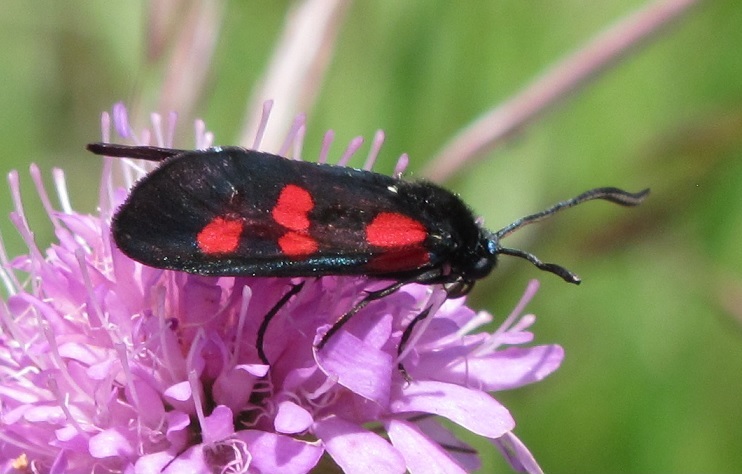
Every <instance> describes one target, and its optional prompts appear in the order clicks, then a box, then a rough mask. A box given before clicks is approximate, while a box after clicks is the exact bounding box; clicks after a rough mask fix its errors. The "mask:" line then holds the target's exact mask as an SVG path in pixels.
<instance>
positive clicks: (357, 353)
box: [315, 331, 396, 406]
mask: <svg viewBox="0 0 742 474" xmlns="http://www.w3.org/2000/svg"><path fill="white" fill-rule="evenodd" d="M315 352H316V355H315V357H316V358H317V362H318V363H319V365H320V367H321V368H322V370H323V371H324V372H325V373H326V374H327V375H328V376H329V377H336V378H337V381H338V383H339V384H340V385H342V386H344V387H347V388H348V389H350V390H351V391H353V392H355V393H357V394H358V395H360V396H362V397H364V398H367V399H369V400H371V401H374V402H376V403H378V404H379V405H381V406H386V405H387V404H388V403H389V392H390V387H391V380H392V371H393V370H396V368H395V367H394V364H393V362H394V360H393V358H392V356H391V355H390V354H388V353H387V352H384V351H382V350H380V349H377V348H376V347H373V346H371V345H369V344H366V343H365V342H364V341H362V340H361V339H358V338H357V337H355V336H354V335H353V334H351V333H349V332H347V331H338V332H337V333H336V334H334V335H333V336H332V337H331V338H330V339H329V341H328V343H327V345H326V346H325V347H323V348H322V349H321V350H319V351H315Z"/></svg>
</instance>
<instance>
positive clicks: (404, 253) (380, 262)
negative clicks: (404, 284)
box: [366, 247, 430, 273]
mask: <svg viewBox="0 0 742 474" xmlns="http://www.w3.org/2000/svg"><path fill="white" fill-rule="evenodd" d="M429 261H430V254H429V253H428V251H427V250H425V248H423V247H410V248H407V249H404V250H400V251H388V252H384V253H382V254H381V255H377V256H376V257H374V258H372V259H371V261H369V262H368V263H367V264H366V268H367V269H368V271H370V272H374V273H385V272H403V271H407V270H416V269H418V268H420V267H422V266H423V265H425V264H426V263H428V262H429Z"/></svg>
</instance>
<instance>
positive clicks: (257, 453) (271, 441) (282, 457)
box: [235, 430, 324, 474]
mask: <svg viewBox="0 0 742 474" xmlns="http://www.w3.org/2000/svg"><path fill="white" fill-rule="evenodd" d="M235 437H236V438H238V439H240V440H242V441H244V442H246V443H247V447H248V451H249V452H250V453H252V462H251V464H250V467H251V469H250V472H261V473H272V472H276V473H279V472H280V473H282V474H304V473H306V472H309V471H310V470H311V469H312V468H313V467H314V466H316V465H317V462H319V459H320V458H321V457H322V453H323V452H324V450H323V449H322V447H321V446H320V445H319V444H318V443H310V442H307V441H301V440H298V439H295V438H292V437H291V436H284V435H280V434H275V433H268V432H265V431H258V430H244V431H238V432H237V433H236V434H235ZM252 468H254V469H252Z"/></svg>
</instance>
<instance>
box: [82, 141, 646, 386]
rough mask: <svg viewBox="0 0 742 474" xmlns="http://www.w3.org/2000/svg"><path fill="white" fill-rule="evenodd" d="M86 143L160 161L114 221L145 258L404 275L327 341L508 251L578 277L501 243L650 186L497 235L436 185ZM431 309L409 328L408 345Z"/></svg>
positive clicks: (474, 273) (220, 153) (470, 275)
mask: <svg viewBox="0 0 742 474" xmlns="http://www.w3.org/2000/svg"><path fill="white" fill-rule="evenodd" d="M88 150H90V151H91V152H93V153H95V154H97V155H106V156H112V157H129V158H138V159H144V160H149V161H160V162H162V164H161V165H160V166H159V167H158V168H157V169H155V170H154V171H152V172H151V173H149V174H148V175H146V176H145V177H144V178H142V179H141V180H140V181H139V182H138V183H137V184H136V185H135V186H134V188H133V189H132V190H131V194H130V195H129V197H128V199H127V200H126V202H125V203H124V204H123V205H122V206H121V207H120V208H119V209H118V211H117V212H116V214H115V216H114V218H113V225H112V231H113V237H114V240H115V242H116V245H117V246H118V247H119V248H120V249H121V251H122V252H124V253H125V254H126V255H128V256H129V257H131V258H132V259H134V260H137V261H139V262H141V263H143V264H145V265H149V266H152V267H157V268H163V269H170V270H180V271H185V272H189V273H195V274H199V275H213V276H262V277H311V276H324V275H364V276H367V277H371V278H377V279H386V280H392V281H394V282H395V283H393V284H392V285H390V286H388V287H386V288H383V289H381V290H378V291H374V292H369V293H367V294H366V295H365V296H364V297H363V298H362V299H361V300H360V301H359V302H357V303H356V304H355V306H353V307H352V308H351V309H350V310H348V311H347V312H346V313H345V314H343V315H341V316H340V317H339V318H338V320H337V321H336V322H335V324H334V325H333V326H332V327H331V328H330V329H329V330H328V331H327V332H326V333H325V334H324V336H323V337H322V339H321V340H320V342H319V344H318V349H321V348H322V347H323V346H324V345H325V343H326V342H327V341H328V339H329V338H330V337H331V336H332V335H333V334H334V333H335V332H337V330H338V329H339V328H340V327H341V326H342V324H343V323H345V322H346V321H347V320H348V319H349V318H350V317H351V316H353V315H354V314H356V313H357V312H358V311H360V310H361V309H362V308H363V307H365V306H366V305H367V304H368V303H370V302H371V301H373V300H377V299H379V298H383V297H384V296H387V295H389V294H391V293H393V292H395V291H397V290H398V289H399V288H401V287H402V286H403V285H405V284H408V283H422V284H442V285H444V287H445V289H446V291H447V294H448V297H450V298H456V297H460V296H463V295H465V294H466V293H468V292H469V290H471V288H472V286H473V285H474V283H475V282H476V281H477V280H479V279H481V278H484V277H486V276H487V275H488V274H489V273H490V272H491V271H492V269H493V268H494V267H495V265H496V263H497V257H498V255H500V254H502V255H512V256H515V257H520V258H524V259H526V260H528V261H529V262H531V263H532V264H534V265H535V266H536V267H538V268H540V269H541V270H544V271H547V272H550V273H554V274H556V275H558V276H559V277H561V278H562V279H564V280H566V281H567V282H569V283H579V282H580V279H579V278H578V277H577V276H576V275H575V274H574V273H572V272H570V271H569V270H567V269H566V268H564V267H562V266H560V265H556V264H553V263H544V262H542V261H541V260H539V259H538V258H537V257H536V256H534V255H532V254H530V253H528V252H525V251H523V250H518V249H512V248H508V247H503V246H502V244H501V240H502V239H503V238H504V237H506V236H508V235H509V234H511V233H512V232H514V231H516V230H517V229H520V228H521V227H523V226H526V225H528V224H532V223H534V222H538V221H540V220H542V219H545V218H547V217H549V216H551V215H552V214H554V213H556V212H558V211H560V210H562V209H567V208H569V207H573V206H576V205H578V204H580V203H583V202H585V201H589V200H593V199H602V200H606V201H610V202H612V203H615V204H619V205H622V206H636V205H638V204H640V203H641V202H642V201H643V200H644V198H645V197H646V196H647V194H648V193H649V190H648V189H645V190H643V191H641V192H638V193H629V192H626V191H623V190H621V189H617V188H596V189H591V190H589V191H587V192H584V193H582V194H580V195H578V196H576V197H574V198H572V199H568V200H566V201H562V202H559V203H557V204H555V205H554V206H552V207H550V208H548V209H545V210H543V211H541V212H538V213H535V214H532V215H529V216H526V217H523V218H521V219H518V220H517V221H515V222H513V223H512V224H510V225H508V226H506V227H504V228H502V229H500V230H498V231H496V232H491V231H489V230H487V229H485V228H484V227H482V226H481V225H479V224H478V223H477V221H476V219H475V217H474V214H473V213H472V211H471V209H469V207H468V206H467V205H466V204H464V202H463V201H461V199H459V198H458V197H457V196H456V195H454V194H453V193H451V192H449V191H447V190H445V189H443V188H441V187H439V186H437V185H435V184H432V183H429V182H424V181H418V182H413V181H405V180H403V179H399V178H395V177H391V176H386V175H382V174H378V173H374V172H371V171H364V170H358V169H353V168H348V167H344V166H336V165H329V164H318V163H310V162H304V161H297V160H290V159H286V158H283V157H280V156H276V155H272V154H269V153H265V152H259V151H254V150H247V149H244V148H238V147H214V148H210V149H207V150H196V151H190V150H176V149H169V148H158V147H152V146H126V145H115V144H107V143H92V144H89V145H88ZM300 288H301V287H300V285H297V286H294V287H293V288H292V289H291V290H290V291H289V292H288V293H287V294H286V295H284V297H283V298H281V300H280V301H279V302H278V303H277V304H276V306H274V307H273V309H272V310H271V311H270V313H269V314H268V316H266V318H265V319H264V321H263V324H262V325H261V327H260V330H259V333H258V336H257V337H258V341H257V346H258V347H257V349H258V353H259V355H260V358H261V359H262V360H263V362H265V363H267V362H268V361H267V358H266V356H265V354H264V352H263V348H262V340H263V336H264V334H265V331H266V329H267V324H268V322H269V321H270V319H271V318H272V317H273V316H275V314H276V313H277V312H278V311H279V309H280V308H281V306H283V305H284V304H285V303H286V302H287V301H288V300H289V298H291V296H293V295H294V294H296V293H297V292H298V291H299V289H300ZM429 311H430V308H427V309H426V310H425V311H423V312H422V313H421V314H420V315H419V316H418V317H417V318H415V319H414V320H413V321H412V322H411V323H410V324H409V325H408V326H407V328H406V329H405V331H404V333H403V335H402V338H401V342H400V347H399V351H400V352H401V350H402V348H403V347H404V344H405V343H406V342H407V340H408V339H409V337H410V334H411V331H412V329H413V328H414V326H415V324H416V323H418V322H419V321H420V320H422V319H423V318H424V317H426V316H427V313H428V312H429ZM400 369H402V371H403V373H404V369H403V368H402V367H401V366H400Z"/></svg>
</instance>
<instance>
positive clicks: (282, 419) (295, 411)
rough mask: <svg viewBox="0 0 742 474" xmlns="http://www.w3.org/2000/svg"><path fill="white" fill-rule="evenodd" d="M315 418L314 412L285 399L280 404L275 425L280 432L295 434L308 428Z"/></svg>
mask: <svg viewBox="0 0 742 474" xmlns="http://www.w3.org/2000/svg"><path fill="white" fill-rule="evenodd" d="M312 422H314V420H313V419H312V414H311V413H309V412H308V411H307V410H306V409H304V408H302V407H300V406H299V405H297V404H296V403H294V402H291V401H288V400H286V401H283V402H281V403H279V404H278V412H277V413H276V419H275V420H274V422H273V425H274V426H275V428H276V431H278V432H279V433H286V434H294V433H301V432H302V431H305V430H308V429H309V427H310V426H311V425H312Z"/></svg>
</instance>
